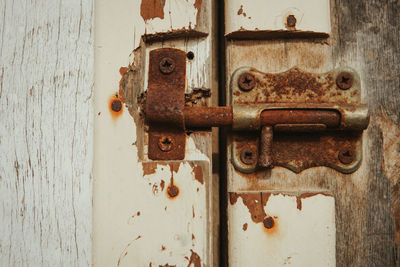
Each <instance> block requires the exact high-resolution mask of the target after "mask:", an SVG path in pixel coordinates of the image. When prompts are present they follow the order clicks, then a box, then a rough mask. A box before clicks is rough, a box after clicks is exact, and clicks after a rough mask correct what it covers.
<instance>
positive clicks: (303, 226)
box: [228, 192, 336, 266]
mask: <svg viewBox="0 0 400 267" xmlns="http://www.w3.org/2000/svg"><path fill="white" fill-rule="evenodd" d="M264 195H265V198H264ZM300 196H303V198H302V202H303V203H302V209H301V210H299V209H298V208H297V196H296V195H289V194H287V193H280V192H253V193H250V192H247V193H233V192H231V193H229V197H230V201H229V205H228V233H229V236H228V238H229V251H228V253H229V255H230V258H229V266H282V265H283V264H284V262H290V263H291V264H293V265H296V266H335V264H336V262H335V239H336V238H335V232H336V229H335V207H334V204H335V201H334V198H333V197H332V196H327V195H326V193H317V194H315V193H311V194H307V193H304V194H301V195H300ZM267 197H268V198H267ZM256 201H257V202H256ZM261 202H262V204H261ZM260 209H262V211H261V210H260ZM254 214H258V215H261V216H265V215H266V216H265V217H264V218H263V219H262V220H260V219H258V217H260V216H257V219H256V222H255V221H254V219H255V217H254ZM251 222H252V223H251ZM249 240H251V242H249ZM304 243H307V246H304ZM254 255H257V257H254Z"/></svg>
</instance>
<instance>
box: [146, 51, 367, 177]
mask: <svg viewBox="0 0 400 267" xmlns="http://www.w3.org/2000/svg"><path fill="white" fill-rule="evenodd" d="M185 56H186V54H185V53H184V52H183V51H181V50H178V49H173V48H162V49H156V50H153V51H151V52H150V60H149V62H150V63H149V64H150V66H149V82H148V93H147V101H146V108H145V114H146V121H147V123H148V124H149V126H150V127H149V150H148V157H149V159H152V160H183V159H184V157H185V130H186V129H188V128H210V127H220V126H230V127H231V129H232V135H231V137H230V140H231V142H230V143H231V147H232V150H231V151H230V153H231V155H230V158H231V160H232V163H233V166H234V167H235V168H236V169H237V170H238V171H240V172H244V173H250V172H254V171H257V170H259V169H263V168H272V167H273V166H283V167H286V168H289V169H291V170H293V171H295V172H300V171H302V170H304V169H307V168H310V167H316V166H327V167H331V168H334V169H336V170H338V171H340V172H343V173H351V172H354V171H355V170H356V169H357V168H358V166H359V165H360V162H361V158H362V152H361V151H362V148H361V134H362V131H363V130H364V129H366V128H367V126H368V123H369V114H368V108H367V107H366V105H363V104H361V103H360V91H361V90H360V89H361V86H360V79H359V77H358V75H357V73H356V72H355V71H353V70H351V69H341V70H333V71H331V72H328V73H323V74H314V73H307V72H303V71H301V70H298V69H296V68H294V69H291V70H289V71H287V72H284V73H277V74H268V73H262V72H260V71H258V70H256V69H253V68H249V67H243V68H240V69H238V70H236V71H235V73H234V74H233V75H232V77H231V81H230V105H231V106H228V107H185V100H184V97H185V95H184V93H185V79H186V72H185V71H186V58H185Z"/></svg>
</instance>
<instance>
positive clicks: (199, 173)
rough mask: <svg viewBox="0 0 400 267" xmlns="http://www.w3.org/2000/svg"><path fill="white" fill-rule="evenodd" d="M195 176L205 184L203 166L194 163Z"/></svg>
mask: <svg viewBox="0 0 400 267" xmlns="http://www.w3.org/2000/svg"><path fill="white" fill-rule="evenodd" d="M193 173H194V178H195V179H196V180H197V181H198V182H199V183H201V184H204V177H203V168H202V167H201V166H198V165H195V164H193Z"/></svg>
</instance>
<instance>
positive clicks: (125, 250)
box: [117, 235, 142, 266]
mask: <svg viewBox="0 0 400 267" xmlns="http://www.w3.org/2000/svg"><path fill="white" fill-rule="evenodd" d="M140 238H142V236H141V235H139V236H138V237H136V238H135V239H133V240H132V241H130V242H129V243H128V244H127V245H126V246H125V248H124V250H123V251H122V253H121V255H120V256H119V258H118V263H117V266H120V264H121V261H122V260H123V259H124V258H125V257H126V255H128V248H129V247H130V246H131V245H132V244H133V243H134V242H135V241H136V240H138V239H140Z"/></svg>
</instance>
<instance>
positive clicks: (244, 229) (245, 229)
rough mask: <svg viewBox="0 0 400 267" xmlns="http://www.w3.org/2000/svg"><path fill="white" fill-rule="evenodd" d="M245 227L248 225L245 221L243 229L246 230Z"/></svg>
mask: <svg viewBox="0 0 400 267" xmlns="http://www.w3.org/2000/svg"><path fill="white" fill-rule="evenodd" d="M247 227H248V224H247V223H245V224H243V231H246V230H247Z"/></svg>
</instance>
